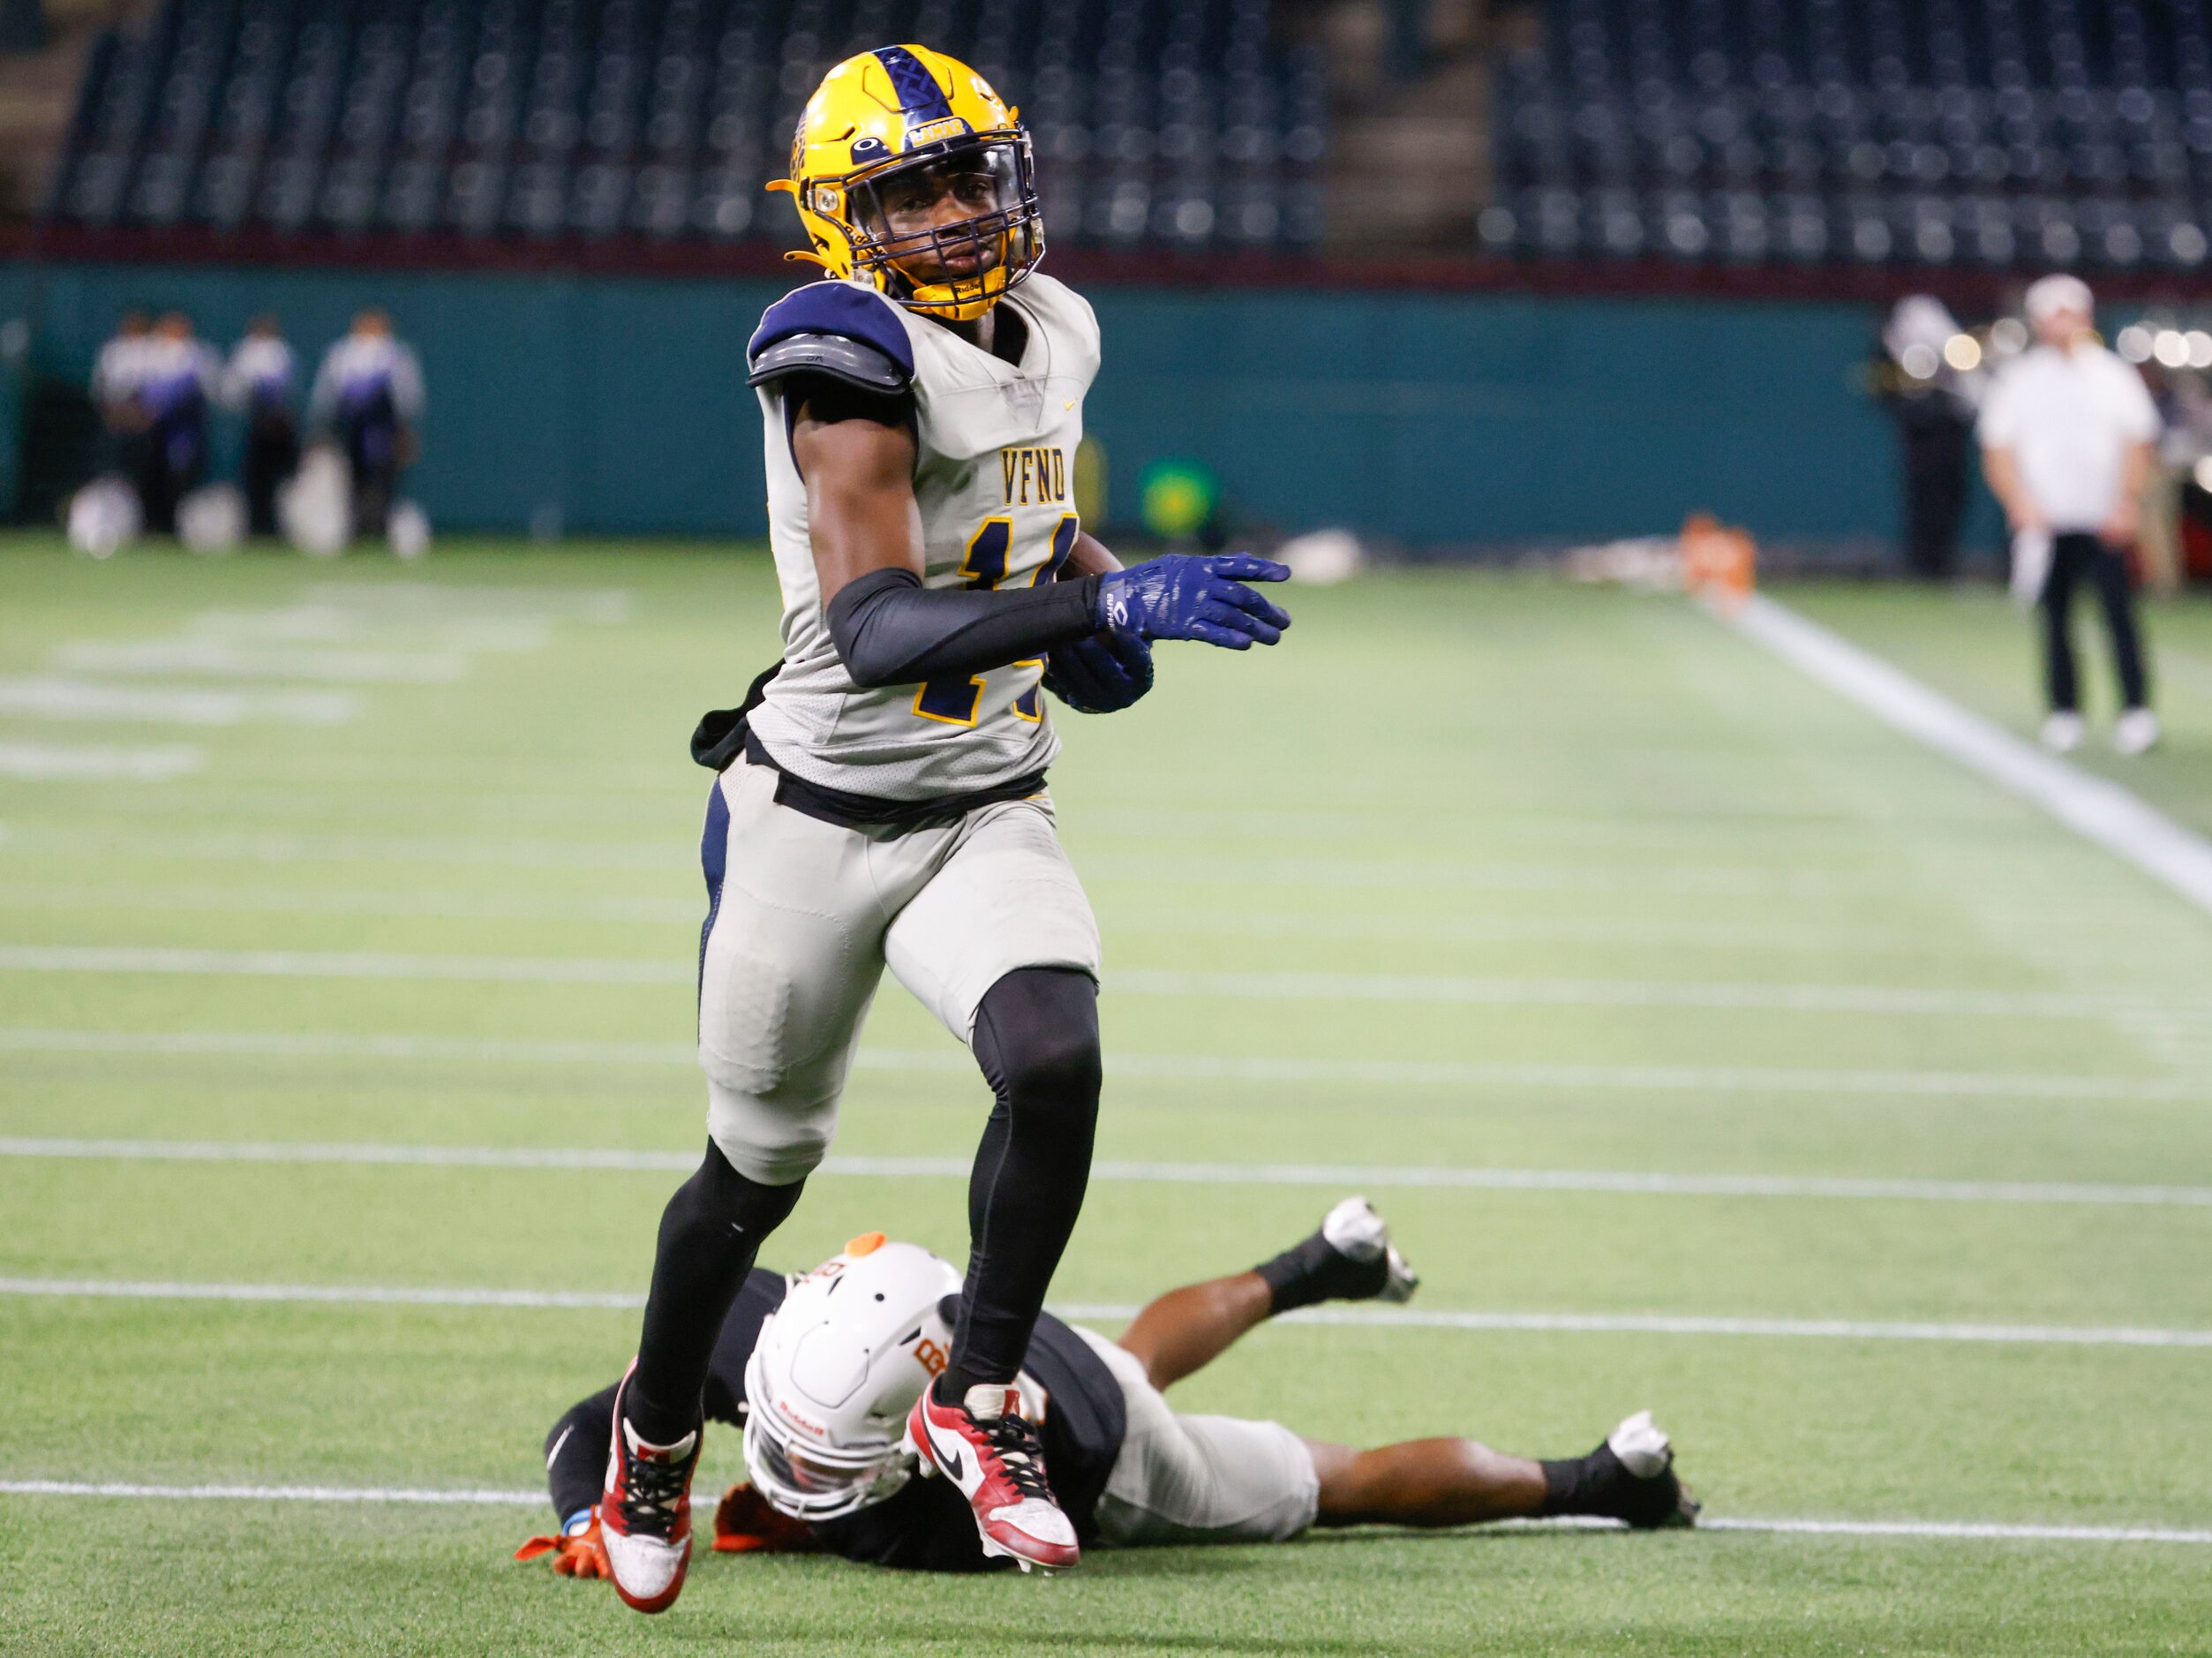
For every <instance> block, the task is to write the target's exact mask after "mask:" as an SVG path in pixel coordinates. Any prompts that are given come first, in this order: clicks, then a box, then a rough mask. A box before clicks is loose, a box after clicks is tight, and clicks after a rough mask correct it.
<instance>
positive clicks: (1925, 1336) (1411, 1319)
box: [0, 1277, 2212, 1349]
mask: <svg viewBox="0 0 2212 1658" xmlns="http://www.w3.org/2000/svg"><path fill="white" fill-rule="evenodd" d="M0 1295H16V1296H26V1297H33V1298H47V1299H55V1300H150V1301H236V1302H250V1303H272V1302H276V1303H286V1302H290V1303H307V1304H311V1305H319V1306H331V1307H356V1306H358V1307H508V1308H555V1309H562V1310H576V1309H584V1310H602V1309H614V1310H621V1309H628V1308H638V1307H643V1305H644V1297H643V1296H642V1295H636V1294H629V1293H625V1292H616V1291H596V1290H506V1289H488V1288H478V1287H470V1286H465V1285H330V1284H226V1283H205V1282H198V1281H185V1280H178V1279H169V1278H156V1279H146V1278H38V1277H0ZM1052 1310H1053V1311H1054V1312H1055V1313H1056V1314H1057V1315H1059V1316H1061V1317H1063V1318H1071V1319H1096V1320H1099V1321H1101V1322H1102V1323H1111V1322H1115V1321H1120V1320H1127V1319H1131V1318H1134V1317H1135V1316H1136V1315H1137V1312H1138V1308H1135V1307H1133V1306H1128V1305H1124V1304H1121V1303H1077V1304H1056V1305H1055V1306H1054V1307H1053V1308H1052ZM1275 1322H1277V1323H1303V1324H1346V1325H1356V1326H1361V1327H1366V1328H1378V1329H1391V1330H1499V1331H1509V1330H1517V1331H1530V1332H1540V1333H1545V1334H1560V1335H1605V1336H1749V1337H1779V1338H1809V1339H1814V1340H1829V1341H1948V1342H1974V1343H1999V1344H2005V1345H2035V1346H2045V1345H2049V1346H2067V1347H2179V1348H2208V1349H2212V1330H2172V1329H2164V1328H2159V1327H2156V1326H2145V1325H2080V1324H1983V1323H1941V1322H1933V1321H1928V1322H1906V1323H1896V1322H1889V1321H1883V1320H1871V1319H1846V1318H1729V1317H1711V1316H1705V1315H1694V1314H1686V1315H1672V1314H1635V1313H1493V1312H1478V1311H1474V1310H1467V1311H1454V1310H1437V1309H1418V1310H1417V1309H1415V1308H1404V1307H1378V1308H1331V1307H1316V1308H1306V1309H1305V1310H1303V1311H1301V1312H1296V1313H1289V1314H1285V1315H1283V1318H1282V1319H1280V1320H1277V1321H1275Z"/></svg>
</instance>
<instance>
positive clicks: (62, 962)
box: [0, 945, 2212, 1023]
mask: <svg viewBox="0 0 2212 1658" xmlns="http://www.w3.org/2000/svg"><path fill="white" fill-rule="evenodd" d="M0 971H16V972H33V973H175V974H193V975H207V976H240V977H255V978H349V979H350V978H362V979H431V980H460V981H469V982H476V981H494V982H505V983H553V984H689V983H693V981H694V976H695V974H696V968H695V967H694V966H693V965H692V964H691V963H689V962H688V961H673V960H668V959H666V958H662V957H657V956H656V957H634V958H627V959H626V958H620V957H614V958H609V957H590V956H583V957H568V956H469V955H407V954H395V953H380V952H374V951H322V950H210V949H198V948H192V947H186V946H166V945H0ZM1106 988H1107V990H1108V991H1109V992H1110V993H1119V994H1124V995H1135V996H1171V997H1182V998H1202V997H1215V998H1227V999H1240V1000H1261V1001H1275V1000H1316V1001H1381V1002H1396V1003H1409V1002H1435V1003H1448V1004H1453V1005H1458V1006H1493V1007H1688V1008H1708V1009H1713V1010H1729V1011H1742V1010H1748V1009H1759V1010H1764V1011H1769V1012H1785V1013H1833V1014H1939V1015H1945V1016H1951V1017H1957V1016H1971V1015H1983V1016H1990V1017H2020V1018H2031V1019H2059V1018H2074V1019H2097V1018H2107V1017H2110V1016H2113V1015H2116V1014H2146V1013H2156V1014H2169V1015H2174V1016H2182V1017H2188V1016H2193V1017H2196V1018H2199V1019H2202V1020H2204V1021H2207V1022H2208V1023H2212V1009H2206V1008H2197V1007H2193V1006H2189V1005H2187V1004H2186V1003H2181V1002H2176V1001H2171V1000H2159V999H2153V998H2128V997H2114V996H2084V995H2075V994H2069V993H2063V992H2043V991H1950V990H1910V989H1904V990H1892V989H1885V988H1883V987H1881V986H1878V985H1855V984H1699V983H1656V982H1644V981H1637V980H1614V979H1516V978H1454V977H1445V976H1425V975H1414V974H1392V973H1376V974H1358V973H1187V972H1179V971H1174V970H1162V969H1142V968H1140V969H1134V970H1129V971H1123V972H1117V973H1115V974H1113V975H1112V976H1110V977H1109V979H1108V980H1107V982H1106Z"/></svg>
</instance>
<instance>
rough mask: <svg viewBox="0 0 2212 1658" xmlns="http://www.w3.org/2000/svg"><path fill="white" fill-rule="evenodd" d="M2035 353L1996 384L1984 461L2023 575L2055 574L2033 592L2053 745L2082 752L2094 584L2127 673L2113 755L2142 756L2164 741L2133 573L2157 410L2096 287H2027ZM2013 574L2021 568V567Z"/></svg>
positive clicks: (1984, 429) (2046, 732) (2056, 279)
mask: <svg viewBox="0 0 2212 1658" xmlns="http://www.w3.org/2000/svg"><path fill="white" fill-rule="evenodd" d="M2027 311H2028V323H2029V325H2030V326H2031V327H2032V328H2034V329H2035V339H2036V342H2037V343H2036V344H2035V346H2034V347H2033V348H2032V349H2030V350H2028V351H2025V352H2023V353H2022V354H2021V355H2020V357H2019V358H2016V359H2015V360H2014V361H2013V363H2011V364H2010V365H2008V366H2006V368H2005V371H2004V373H2001V374H2000V375H1999V376H1998V381H1997V384H1996V386H1995V388H1993V389H1992V390H1991V391H1990V396H1989V399H1988V402H1987V403H1985V404H1984V405H1983V410H1982V420H1981V437H1982V456H1983V466H1984V468H1985V470H1986V471H1987V472H1988V475H1989V480H1990V489H1992V490H1993V491H1995V492H1996V494H1997V498H1998V501H2000V502H2001V503H2003V505H2004V508H2005V522H2006V524H2009V525H2010V526H2011V528H2012V531H2013V559H2014V561H2015V565H2016V567H2024V568H2027V569H2030V570H2032V569H2033V568H2034V567H2035V565H2037V564H2040V563H2042V562H2043V561H2046V560H2047V561H2048V565H2049V569H2048V572H2047V573H2046V574H2045V575H2044V576H2043V580H2042V581H2041V583H2040V584H2036V583H2035V582H2033V581H2032V579H2031V580H2030V581H2029V582H2028V584H2027V585H2028V589H2029V591H2030V592H2031V593H2033V590H2034V589H2035V587H2036V586H2037V585H2040V589H2041V591H2040V593H2039V594H2035V597H2036V599H2037V602H2039V603H2040V604H2041V606H2042V608H2043V664H2044V683H2045V687H2046V690H2047V691H2048V693H2049V696H2050V716H2049V717H2048V718H2047V719H2046V720H2044V722H2043V744H2044V746H2045V747H2046V748H2049V749H2050V750H2052V751H2053V752H2055V753H2061V754H2063V753H2065V752H2066V751H2068V750H2072V749H2073V748H2075V747H2077V746H2079V744H2080V742H2081V738H2082V735H2083V730H2084V727H2083V725H2082V721H2081V705H2080V686H2079V684H2078V682H2077V678H2076V674H2075V669H2074V659H2073V639H2072V638H2071V637H2069V629H2068V625H2067V623H2068V612H2069V611H2070V610H2071V609H2072V608H2073V592H2074V589H2075V588H2076V587H2077V586H2079V585H2080V584H2083V583H2087V584H2089V585H2091V586H2093V587H2095V589H2096V592H2097V596H2098V597H2099V598H2100V599H2102V600H2103V607H2104V619H2105V622H2106V625H2107V626H2108V627H2109V628H2110V631H2111V636H2112V657H2113V660H2114V663H2115V665H2116V666H2117V667H2118V670H2119V682H2120V716H2119V719H2118V721H2117V722H2116V723H2115V724H2114V726H2113V729H2112V746H2113V747H2114V748H2115V749H2117V750H2119V751H2120V752H2121V753H2122V754H2141V753H2142V752H2143V751H2144V750H2148V748H2150V747H2151V746H2152V745H2153V744H2154V743H2156V742H2157V741H2158V716H2157V715H2156V714H2155V713H2153V712H2151V709H2150V688H2149V676H2148V673H2147V671H2146V669H2145V666H2144V662H2143V648H2142V642H2141V633H2140V630H2139V629H2138V627H2137V624H2136V620H2135V606H2134V596H2133V592H2132V586H2131V575H2130V572H2129V569H2128V562H2127V561H2128V555H2129V554H2130V552H2131V551H2132V550H2133V546H2134V542H2135V539H2136V535H2137V533H2138V531H2139V530H2140V528H2141V502H2142V499H2143V490H2144V486H2145V485H2146V484H2147V483H2148V481H2149V479H2150V475H2151V470H2152V466H2153V462H2154V457H2153V451H2152V446H2153V445H2154V444H2155V443H2156V441H2157V439H2158V435H2159V423H2158V411H2157V410H2156V407H2154V406H2153V404H2152V403H2151V399H2150V393H2149V392H2148V390H2147V389H2146V388H2145V387H2144V385H2143V380H2142V376H2141V375H2140V374H2138V373H2136V372H2135V371H2134V370H2133V368H2131V367H2129V366H2128V365H2127V364H2125V363H2124V362H2122V361H2121V360H2120V359H2119V358H2118V357H2116V356H2115V355H2113V353H2111V352H2110V351H2108V350H2105V349H2104V347H2103V344H2101V343H2099V342H2098V340H2097V338H2096V335H2095V328H2093V326H2092V317H2093V314H2094V306H2093V302H2092V300H2091V298H2090V294H2089V290H2088V287H2087V285H2085V284H2084V283H2081V282H2080V280H2079V279H2077V278H2075V277H2073V276H2046V277H2043V279H2042V280H2041V281H2039V282H2037V283H2035V284H2034V285H2032V286H2031V287H2030V288H2029V289H2028V296H2027ZM2016 573H2017V570H2016Z"/></svg>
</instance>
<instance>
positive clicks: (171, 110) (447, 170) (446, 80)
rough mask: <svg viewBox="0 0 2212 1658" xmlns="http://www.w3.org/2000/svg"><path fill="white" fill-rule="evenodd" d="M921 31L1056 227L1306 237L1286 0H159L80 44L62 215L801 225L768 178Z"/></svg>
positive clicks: (511, 227) (522, 233)
mask: <svg viewBox="0 0 2212 1658" xmlns="http://www.w3.org/2000/svg"><path fill="white" fill-rule="evenodd" d="M902 40H919V41H929V42H931V43H933V44H939V45H941V46H943V47H944V49H947V50H949V51H952V52H953V53H954V54H956V55H958V56H960V57H965V58H967V60H968V61H969V62H971V63H973V64H975V66H976V67H977V68H978V69H979V70H981V71H982V72H983V74H984V75H985V76H986V77H987V78H989V79H991V80H992V81H993V82H995V83H997V84H998V85H999V86H1001V87H1004V88H1005V89H1006V90H1007V92H1008V94H1009V96H1012V97H1014V98H1017V99H1018V100H1019V102H1021V103H1022V104H1024V105H1026V106H1027V109H1028V114H1029V119H1030V122H1031V124H1032V130H1033V131H1034V132H1035V137H1036V141H1037V146H1038V150H1039V153H1040V170H1041V172H1042V175H1043V180H1044V184H1045V186H1046V189H1047V191H1048V192H1049V194H1048V200H1049V202H1050V212H1049V216H1048V221H1047V222H1048V225H1049V227H1050V232H1051V234H1052V236H1053V237H1055V238H1056V239H1065V240H1070V241H1078V242H1089V243H1093V244H1100V245H1111V246H1139V245H1170V246H1176V247H1182V248H1189V249H1193V250H1206V249H1223V248H1230V249H1233V248H1246V247H1254V248H1284V247H1298V246H1303V245H1309V244H1311V243H1313V242H1314V241H1316V240H1318V238H1319V237H1320V230H1321V215H1320V183H1319V177H1318V173H1319V163H1320V157H1321V154H1322V151H1323V147H1324V139H1325V133H1324V126H1323V122H1324V114H1325V109H1326V102H1327V100H1326V91H1327V88H1326V82H1325V77H1324V76H1323V73H1322V72H1321V69H1320V65H1319V63H1318V61H1317V60H1316V59H1315V58H1314V57H1313V56H1312V55H1311V54H1310V53H1307V52H1305V51H1302V50H1299V49H1287V50H1286V49H1281V48H1279V47H1278V46H1276V45H1275V44H1274V43H1273V41H1271V38H1270V31H1269V15H1268V0H1072V3H1070V4H1042V5H1041V4H1021V3H1019V0H963V3H960V4H954V3H953V0H167V3H166V4H164V5H163V6H162V8H161V10H160V11H159V12H158V13H157V15H156V17H155V19H154V22H153V23H152V25H151V26H149V27H148V28H147V30H146V31H145V32H144V34H139V35H131V36H126V35H122V34H109V36H107V37H105V38H103V39H102V41H101V42H100V43H99V46H98V47H97V49H95V50H94V53H93V54H92V56H91V57H90V59H89V64H88V68H87V76H86V79H85V83H84V87H83V90H82V93H81V94H80V98H79V109H78V112H77V116H76V117H75V120H74V122H73V124H72V126H71V132H70V133H69V136H68V139H67V141H66V143H65V145H64V152H63V156H62V160H61V162H60V165H59V166H58V168H57V169H56V179H55V184H54V188H53V191H52V194H51V199H50V203H49V211H50V213H51V214H52V215H53V216H55V217H56V218H58V219H61V220H63V221H66V222H75V223H79V224H83V225H88V226H94V227H103V226H114V225H126V226H135V227H142V228H146V229H149V230H162V229H164V228H168V227H173V226H179V225H190V226H199V227H204V228H207V229H212V230H237V229H240V228H242V227H249V226H251V227H257V228H260V229H263V230H270V231H275V232H278V233H286V234H297V233H301V232H320V233H324V234H331V233H335V234H341V235H371V234H376V233H392V232H401V233H413V234H450V235H461V236H465V237H518V238H554V237H613V236H617V235H631V236H642V237H656V238H664V239H676V238H701V239H705V240H710V241H715V242H736V241H741V240H747V239H761V238H768V239H773V240H776V241H779V242H781V241H785V240H787V239H788V237H789V236H790V234H791V231H792V230H793V226H792V224H791V223H790V222H789V214H788V211H787V209H785V210H780V211H779V209H778V208H777V207H775V206H773V205H772V199H771V198H768V197H766V196H764V194H763V193H762V189H761V186H762V185H763V183H764V181H765V180H766V179H767V178H769V177H772V176H775V175H777V174H779V173H780V171H781V168H782V160H783V156H784V154H785V153H786V149H787V147H788V146H789V143H790V134H791V129H792V126H793V124H794V120H795V119H796V117H797V114H798V110H799V107H800V105H801V102H803V101H804V99H805V96H806V94H807V93H808V92H809V90H810V89H811V88H812V87H813V86H814V84H815V83H816V80H817V79H819V78H820V76H821V74H822V73H823V72H824V70H826V69H827V68H828V67H829V65H830V64H832V63H834V62H836V61H837V60H838V59H839V57H843V56H845V55H846V54H847V53H848V52H850V51H854V50H857V49H863V48H866V47H868V46H871V45H877V44H881V43H884V42H886V41H902Z"/></svg>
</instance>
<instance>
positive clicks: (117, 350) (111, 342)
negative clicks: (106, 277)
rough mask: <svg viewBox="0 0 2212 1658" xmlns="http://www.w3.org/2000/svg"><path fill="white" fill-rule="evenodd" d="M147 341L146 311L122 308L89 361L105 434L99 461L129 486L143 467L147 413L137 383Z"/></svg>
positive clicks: (141, 374) (150, 332) (150, 329)
mask: <svg viewBox="0 0 2212 1658" xmlns="http://www.w3.org/2000/svg"><path fill="white" fill-rule="evenodd" d="M152 340H153V322H152V320H150V319H149V318H148V317H147V314H146V313H145V312H143V311H126V312H124V313H123V315H122V316H121V317H119V318H117V320H116V331H115V332H114V333H113V334H111V335H109V336H108V341H107V343H106V344H104V345H102V347H101V348H100V355H99V356H98V357H96V358H94V359H93V365H92V388H91V389H92V401H93V406H94V408H96V409H98V410H99V411H100V426H101V429H102V431H103V432H104V433H106V434H107V443H106V448H105V449H104V451H103V455H102V466H103V468H104V469H105V470H106V471H111V472H119V473H121V474H122V475H123V476H124V477H125V478H127V479H131V481H132V485H133V486H136V484H137V482H138V479H139V473H140V472H141V471H143V470H144V466H145V456H144V450H145V448H146V444H147V437H146V424H147V423H146V411H145V410H144V409H143V408H141V407H140V406H139V381H141V380H142V379H143V378H144V377H145V369H146V353H147V345H148V344H150V343H152Z"/></svg>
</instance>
